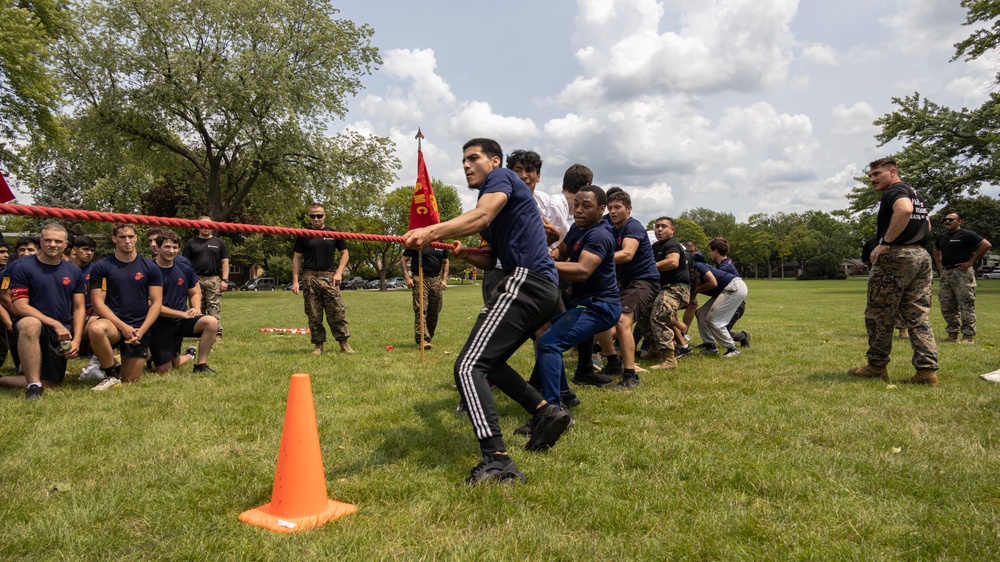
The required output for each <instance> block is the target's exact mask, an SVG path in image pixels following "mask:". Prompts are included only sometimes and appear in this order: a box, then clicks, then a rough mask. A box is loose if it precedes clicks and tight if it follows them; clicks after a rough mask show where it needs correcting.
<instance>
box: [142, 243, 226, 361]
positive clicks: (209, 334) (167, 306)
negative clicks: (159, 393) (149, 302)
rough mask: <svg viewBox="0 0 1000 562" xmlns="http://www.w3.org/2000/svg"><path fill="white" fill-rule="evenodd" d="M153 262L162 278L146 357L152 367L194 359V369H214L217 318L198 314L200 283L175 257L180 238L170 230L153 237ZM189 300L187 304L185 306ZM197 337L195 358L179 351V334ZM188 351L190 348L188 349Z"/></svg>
mask: <svg viewBox="0 0 1000 562" xmlns="http://www.w3.org/2000/svg"><path fill="white" fill-rule="evenodd" d="M156 245H157V252H156V265H157V266H158V267H159V268H160V275H161V276H162V278H163V304H162V306H161V307H160V316H159V318H157V319H156V322H155V323H154V324H153V327H152V328H151V329H150V342H149V351H150V360H151V361H152V364H153V371H155V372H157V373H167V372H169V371H170V369H173V368H175V367H180V366H181V365H183V364H185V363H187V362H188V361H191V360H194V361H195V364H194V372H196V373H214V372H215V370H214V369H212V368H210V367H209V366H208V354H209V353H211V352H212V344H214V343H215V334H216V331H217V330H218V329H219V321H218V320H217V319H216V318H215V317H213V316H208V315H203V314H201V287H200V286H199V283H198V276H197V275H195V273H194V269H192V268H190V267H189V266H187V265H185V264H181V263H178V262H177V261H176V259H175V258H176V257H177V253H178V252H180V250H181V239H180V237H179V236H177V233H176V232H174V231H172V230H166V229H164V230H162V231H160V233H159V235H158V236H157V238H156ZM189 300H190V303H191V305H190V307H189V306H187V303H188V301H189ZM193 337H197V338H198V347H197V350H196V353H197V358H195V357H194V356H192V354H190V353H185V354H183V355H181V345H182V343H183V338H193ZM189 351H190V350H189Z"/></svg>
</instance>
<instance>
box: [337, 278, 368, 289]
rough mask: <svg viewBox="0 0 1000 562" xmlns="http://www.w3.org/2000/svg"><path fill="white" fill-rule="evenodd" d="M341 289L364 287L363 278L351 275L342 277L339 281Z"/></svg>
mask: <svg viewBox="0 0 1000 562" xmlns="http://www.w3.org/2000/svg"><path fill="white" fill-rule="evenodd" d="M340 288H341V289H351V290H352V291H353V290H354V289H364V288H365V280H364V279H362V278H360V277H351V278H350V279H344V280H343V281H341V282H340Z"/></svg>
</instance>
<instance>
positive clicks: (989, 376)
mask: <svg viewBox="0 0 1000 562" xmlns="http://www.w3.org/2000/svg"><path fill="white" fill-rule="evenodd" d="M979 378H981V379H983V380H984V381H989V382H1000V371H993V372H992V373H986V374H985V375H979Z"/></svg>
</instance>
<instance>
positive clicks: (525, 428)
mask: <svg viewBox="0 0 1000 562" xmlns="http://www.w3.org/2000/svg"><path fill="white" fill-rule="evenodd" d="M534 427H535V417H534V416H532V417H531V419H530V420H528V421H526V422H524V425H522V426H520V427H518V428H517V429H515V430H514V435H520V436H521V437H531V430H532V429H533V428H534Z"/></svg>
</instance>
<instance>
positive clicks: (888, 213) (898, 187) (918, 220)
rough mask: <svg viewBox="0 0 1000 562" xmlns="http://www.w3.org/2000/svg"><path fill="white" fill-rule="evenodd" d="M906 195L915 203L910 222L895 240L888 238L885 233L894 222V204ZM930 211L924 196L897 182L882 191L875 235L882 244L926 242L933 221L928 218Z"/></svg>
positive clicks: (929, 236)
mask: <svg viewBox="0 0 1000 562" xmlns="http://www.w3.org/2000/svg"><path fill="white" fill-rule="evenodd" d="M904 197H908V198H909V199H910V201H911V202H912V203H913V214H912V215H910V222H909V223H908V224H907V225H906V228H905V229H903V232H902V233H900V235H899V236H897V237H896V238H895V239H894V240H886V239H885V233H886V232H888V231H889V223H890V222H892V205H893V203H895V202H896V201H897V200H899V199H902V198H904ZM929 212H930V211H929V209H928V208H927V205H926V204H924V200H923V198H921V197H920V194H918V193H917V192H916V190H914V189H913V188H912V187H910V186H908V185H906V184H905V183H903V182H901V181H900V182H896V183H894V184H892V186H891V187H889V189H886V190H885V191H884V192H882V201H881V203H880V204H879V208H878V217H877V219H876V221H877V223H876V224H877V227H876V231H875V237H876V238H878V239H879V243H881V244H900V245H906V244H926V243H927V241H928V240H930V238H931V223H930V221H928V220H927V215H928V213H929Z"/></svg>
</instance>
